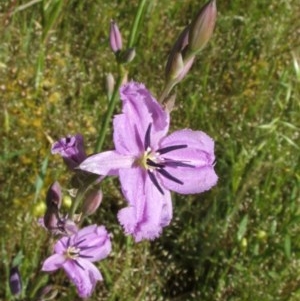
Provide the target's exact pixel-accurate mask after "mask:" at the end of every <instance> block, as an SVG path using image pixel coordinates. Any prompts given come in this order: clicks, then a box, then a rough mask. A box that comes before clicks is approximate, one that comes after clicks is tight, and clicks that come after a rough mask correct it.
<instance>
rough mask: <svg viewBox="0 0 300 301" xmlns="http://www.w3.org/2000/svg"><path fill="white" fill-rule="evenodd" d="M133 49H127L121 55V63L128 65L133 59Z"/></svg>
mask: <svg viewBox="0 0 300 301" xmlns="http://www.w3.org/2000/svg"><path fill="white" fill-rule="evenodd" d="M135 54H136V52H135V48H128V49H127V50H126V51H125V52H124V53H122V58H121V63H125V64H126V63H130V62H131V61H132V60H133V59H134V58H135Z"/></svg>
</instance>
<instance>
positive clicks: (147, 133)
mask: <svg viewBox="0 0 300 301" xmlns="http://www.w3.org/2000/svg"><path fill="white" fill-rule="evenodd" d="M151 126H152V124H151V123H149V126H148V128H147V131H146V135H145V141H144V147H145V150H147V149H148V147H149V146H150V143H151V139H150V132H151Z"/></svg>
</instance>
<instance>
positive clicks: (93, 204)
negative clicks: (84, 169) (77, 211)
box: [81, 190, 103, 215]
mask: <svg viewBox="0 0 300 301" xmlns="http://www.w3.org/2000/svg"><path fill="white" fill-rule="evenodd" d="M102 198H103V194H102V191H101V190H94V191H92V192H91V193H90V194H89V195H88V196H87V198H86V199H85V201H84V202H83V205H82V209H81V211H82V213H83V214H84V215H91V214H93V213H95V212H96V210H97V209H98V207H99V206H100V204H101V201H102Z"/></svg>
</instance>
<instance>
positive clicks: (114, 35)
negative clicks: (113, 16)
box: [109, 20, 122, 53]
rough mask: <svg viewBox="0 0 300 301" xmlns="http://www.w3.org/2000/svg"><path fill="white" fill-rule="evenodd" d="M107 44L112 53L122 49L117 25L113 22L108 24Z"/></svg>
mask: <svg viewBox="0 0 300 301" xmlns="http://www.w3.org/2000/svg"><path fill="white" fill-rule="evenodd" d="M109 43H110V47H111V49H112V51H113V52H114V53H116V52H118V51H120V50H121V49H122V36H121V33H120V30H119V27H118V25H117V23H116V22H115V21H113V20H111V22H110V33H109Z"/></svg>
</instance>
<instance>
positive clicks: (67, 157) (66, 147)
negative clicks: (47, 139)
mask: <svg viewBox="0 0 300 301" xmlns="http://www.w3.org/2000/svg"><path fill="white" fill-rule="evenodd" d="M51 153H52V154H59V155H61V156H62V158H63V160H64V162H65V163H66V165H67V166H68V167H69V168H70V169H71V170H73V169H74V168H75V167H77V166H78V165H79V164H80V163H81V162H82V161H83V160H84V159H85V158H86V153H85V150H84V144H83V137H82V136H81V135H80V134H77V135H75V136H67V137H64V138H61V139H60V140H58V141H56V142H54V143H53V144H52V148H51Z"/></svg>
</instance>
